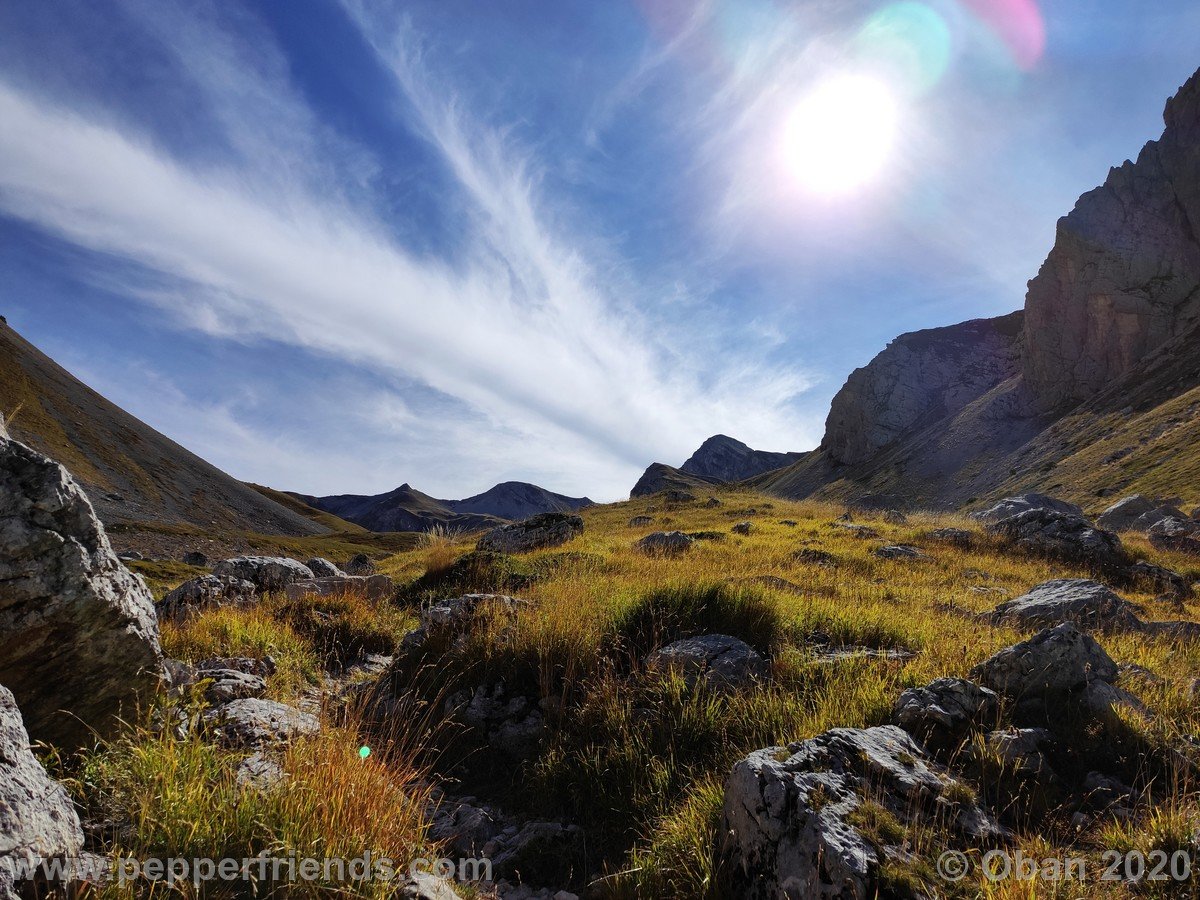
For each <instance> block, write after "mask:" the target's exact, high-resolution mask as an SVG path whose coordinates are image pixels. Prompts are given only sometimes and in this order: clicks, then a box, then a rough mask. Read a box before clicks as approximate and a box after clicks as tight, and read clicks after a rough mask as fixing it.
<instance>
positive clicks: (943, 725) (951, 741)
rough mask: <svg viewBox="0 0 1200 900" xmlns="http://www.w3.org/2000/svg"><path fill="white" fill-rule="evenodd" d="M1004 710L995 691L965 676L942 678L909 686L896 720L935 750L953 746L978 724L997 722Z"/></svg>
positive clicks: (894, 715)
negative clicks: (921, 684)
mask: <svg viewBox="0 0 1200 900" xmlns="http://www.w3.org/2000/svg"><path fill="white" fill-rule="evenodd" d="M999 710H1000V704H999V699H998V698H997V696H996V693H995V691H990V690H988V689H987V688H985V687H980V686H979V685H977V684H975V683H974V682H972V681H967V680H966V679H965V678H939V679H937V680H936V681H931V682H930V683H929V684H927V685H926V686H925V687H914V688H908V689H907V690H905V691H904V692H903V693H902V694H901V695H900V696H899V698H897V700H896V705H895V708H894V709H893V710H892V722H893V723H895V724H896V725H899V726H900V727H901V728H903V729H904V730H905V731H907V732H908V733H909V734H912V735H914V736H916V737H917V738H918V739H919V740H920V741H922V743H924V744H925V746H926V747H928V748H930V749H931V750H938V751H943V750H951V749H953V748H954V747H956V746H958V745H959V744H961V743H962V741H963V739H964V738H965V737H966V736H967V734H968V732H969V731H970V730H971V729H972V728H975V727H979V726H986V725H988V724H990V723H993V722H994V721H995V719H996V716H997V714H998V713H999Z"/></svg>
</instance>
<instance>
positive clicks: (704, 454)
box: [629, 434, 804, 497]
mask: <svg viewBox="0 0 1200 900" xmlns="http://www.w3.org/2000/svg"><path fill="white" fill-rule="evenodd" d="M803 456H804V454H802V453H772V452H770V451H767V450H752V449H751V448H750V447H748V446H747V445H746V444H743V443H742V442H741V441H739V440H735V439H734V438H731V437H729V436H728V435H724V434H714V435H713V436H712V437H710V438H709V439H708V440H706V441H705V442H704V443H703V444H701V445H700V447H699V449H697V450H696V452H695V453H693V454H692V455H691V456H689V457H688V459H687V462H685V463H684V464H683V465H682V466H680V467H679V468H675V467H673V466H669V465H667V464H666V463H651V464H650V466H649V468H647V469H646V471H645V472H643V473H642V477H641V478H639V479H638V482H637V484H635V485H634V486H633V490H632V491H630V492H629V496H631V497H643V496H645V495H647V494H655V493H658V492H659V491H664V490H669V489H674V490H690V489H693V488H704V487H711V486H712V485H715V484H728V483H731V482H736V481H745V480H746V479H747V478H753V477H755V476H756V475H762V474H763V473H764V472H770V471H773V470H775V469H779V468H782V467H783V466H787V465H790V464H791V463H793V462H795V461H796V460H798V459H800V458H802V457H803Z"/></svg>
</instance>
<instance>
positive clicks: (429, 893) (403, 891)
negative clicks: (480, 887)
mask: <svg viewBox="0 0 1200 900" xmlns="http://www.w3.org/2000/svg"><path fill="white" fill-rule="evenodd" d="M397 896H398V897H399V898H400V900H460V898H461V897H462V895H461V894H459V892H458V891H456V890H455V889H454V885H452V884H451V883H450V882H449V881H447V880H446V879H445V878H438V877H437V876H436V875H431V874H430V873H428V872H417V873H416V874H409V875H406V876H405V877H404V880H403V881H402V882H401V884H400V891H399V893H398V894H397Z"/></svg>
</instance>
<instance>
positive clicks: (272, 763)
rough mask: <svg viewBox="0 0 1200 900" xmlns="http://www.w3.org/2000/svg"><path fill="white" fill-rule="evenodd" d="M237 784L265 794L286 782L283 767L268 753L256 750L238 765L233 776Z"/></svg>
mask: <svg viewBox="0 0 1200 900" xmlns="http://www.w3.org/2000/svg"><path fill="white" fill-rule="evenodd" d="M234 777H235V778H237V783H238V784H239V785H241V786H242V787H244V788H251V789H253V790H256V791H261V792H266V791H270V790H274V789H275V788H277V787H279V785H281V784H283V782H284V781H286V780H287V773H286V772H284V771H283V766H281V765H280V764H279V761H278V760H277V759H276V758H275V757H274V756H272V755H271V754H269V753H266V752H264V751H262V750H256V751H255V752H254V753H252V754H251V755H250V756H247V757H246V758H245V759H243V760H242V761H241V762H240V763H238V767H237V773H236V774H235V776H234Z"/></svg>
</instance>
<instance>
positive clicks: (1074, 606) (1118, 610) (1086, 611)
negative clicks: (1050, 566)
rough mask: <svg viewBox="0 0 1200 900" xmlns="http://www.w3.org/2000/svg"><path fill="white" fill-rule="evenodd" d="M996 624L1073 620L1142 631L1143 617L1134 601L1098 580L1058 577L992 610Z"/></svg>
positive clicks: (1084, 626) (1086, 624)
mask: <svg viewBox="0 0 1200 900" xmlns="http://www.w3.org/2000/svg"><path fill="white" fill-rule="evenodd" d="M991 619H992V621H993V622H994V623H995V624H1006V625H1013V626H1017V627H1021V628H1047V627H1049V626H1051V625H1057V624H1059V623H1060V622H1073V623H1074V624H1075V625H1077V626H1079V627H1080V628H1082V629H1086V630H1089V631H1140V630H1141V628H1142V621H1141V619H1139V618H1138V616H1137V612H1136V610H1135V607H1134V606H1133V604H1132V603H1129V602H1128V601H1126V600H1123V599H1122V598H1121V597H1119V596H1118V595H1117V594H1115V593H1114V592H1113V591H1112V590H1110V589H1109V588H1108V587H1106V586H1105V585H1103V584H1101V583H1100V582H1098V581H1089V580H1087V579H1085V578H1058V579H1055V580H1053V581H1045V582H1043V583H1041V584H1039V585H1037V586H1036V587H1034V588H1031V589H1030V591H1029V592H1028V593H1026V594H1022V595H1021V596H1020V597H1017V598H1016V599H1015V600H1009V601H1008V602H1007V603H1001V604H1000V605H999V606H997V607H996V609H995V610H994V611H993V612H992V614H991Z"/></svg>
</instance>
